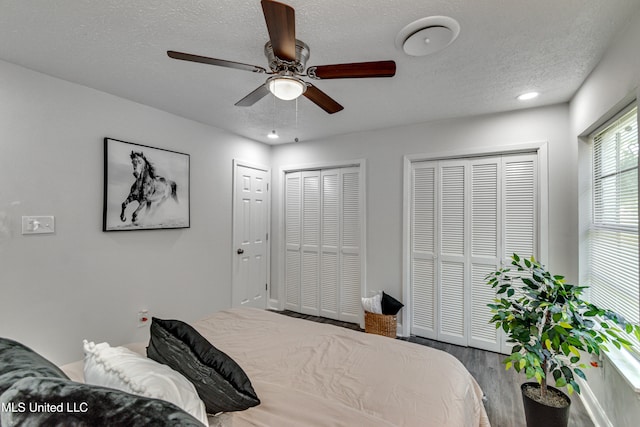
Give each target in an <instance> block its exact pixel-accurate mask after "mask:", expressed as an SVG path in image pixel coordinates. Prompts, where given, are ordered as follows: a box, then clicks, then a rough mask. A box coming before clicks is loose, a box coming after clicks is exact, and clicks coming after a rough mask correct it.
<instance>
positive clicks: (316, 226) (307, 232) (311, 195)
mask: <svg viewBox="0 0 640 427" xmlns="http://www.w3.org/2000/svg"><path fill="white" fill-rule="evenodd" d="M320 218H321V211H320V172H319V171H311V172H302V273H303V274H302V276H301V280H300V290H301V307H300V311H301V312H302V313H304V314H312V315H315V316H317V315H319V314H320V310H319V301H320V299H319V294H320V290H319V286H320Z"/></svg>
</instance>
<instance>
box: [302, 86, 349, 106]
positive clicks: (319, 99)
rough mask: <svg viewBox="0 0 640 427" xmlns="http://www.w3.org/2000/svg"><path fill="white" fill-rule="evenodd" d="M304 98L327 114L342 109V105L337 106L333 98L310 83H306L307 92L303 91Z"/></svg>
mask: <svg viewBox="0 0 640 427" xmlns="http://www.w3.org/2000/svg"><path fill="white" fill-rule="evenodd" d="M304 96H306V97H307V99H308V100H309V101H311V102H313V103H314V104H316V105H317V106H318V107H320V108H322V109H323V110H324V111H326V112H327V113H329V114H333V113H337V112H338V111H341V110H342V109H344V107H343V106H342V105H340V104H338V103H337V102H336V101H335V100H334V99H333V98H331V97H330V96H329V95H327V94H326V93H324V92H323V91H321V90H320V89H318V88H317V87H315V86H314V85H312V84H311V83H307V90H306V91H305V93H304Z"/></svg>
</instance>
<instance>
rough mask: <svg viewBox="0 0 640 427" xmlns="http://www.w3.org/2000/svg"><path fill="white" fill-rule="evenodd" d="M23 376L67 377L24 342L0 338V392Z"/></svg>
mask: <svg viewBox="0 0 640 427" xmlns="http://www.w3.org/2000/svg"><path fill="white" fill-rule="evenodd" d="M25 377H48V378H64V379H67V380H68V379H69V377H67V376H66V375H65V374H64V373H63V372H62V371H61V370H60V369H59V368H58V367H57V366H56V365H54V364H53V363H51V362H50V361H48V360H47V359H45V358H44V357H42V356H40V355H39V354H38V353H36V352H35V351H33V350H31V349H30V348H29V347H27V346H25V345H24V344H20V343H19V342H17V341H13V340H10V339H8V338H0V394H2V393H3V392H4V391H5V390H6V389H8V388H9V387H11V386H12V385H13V383H15V382H16V381H18V380H19V379H21V378H25ZM0 425H2V424H0Z"/></svg>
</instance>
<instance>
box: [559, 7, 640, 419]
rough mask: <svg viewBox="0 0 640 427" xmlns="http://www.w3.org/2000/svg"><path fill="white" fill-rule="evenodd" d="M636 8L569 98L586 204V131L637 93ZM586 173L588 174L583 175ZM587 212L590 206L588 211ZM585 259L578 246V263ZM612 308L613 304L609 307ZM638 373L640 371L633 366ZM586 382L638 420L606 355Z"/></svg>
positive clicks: (637, 406)
mask: <svg viewBox="0 0 640 427" xmlns="http://www.w3.org/2000/svg"><path fill="white" fill-rule="evenodd" d="M638 46H640V13H638V14H636V16H635V17H634V18H632V19H631V21H630V22H629V24H628V26H627V27H626V28H625V29H624V30H623V31H622V32H621V33H620V35H619V36H618V38H617V39H616V40H615V41H614V42H613V44H612V45H611V46H610V47H609V49H608V50H607V53H606V55H605V56H604V57H603V58H602V60H601V62H600V63H599V64H598V66H597V67H596V69H595V70H594V71H593V72H592V73H591V75H590V76H589V77H588V78H587V80H586V81H585V82H584V83H583V85H582V87H581V88H580V90H579V91H578V92H577V94H576V95H575V96H574V98H573V99H572V101H571V103H570V118H571V140H572V143H573V144H575V145H576V146H578V147H579V152H580V157H581V159H583V160H586V161H583V162H581V177H582V179H580V187H579V193H580V203H581V206H583V207H584V208H586V209H589V206H590V205H589V188H590V187H589V186H590V182H589V180H588V172H587V171H585V170H584V167H585V165H586V166H587V169H588V162H589V161H590V157H589V153H590V151H589V147H588V145H587V143H586V139H585V138H584V136H586V135H588V134H589V133H590V132H592V131H594V130H595V128H597V127H598V126H599V125H601V124H603V123H604V122H605V121H606V120H608V119H610V118H611V117H612V115H614V114H615V113H617V112H618V111H619V110H620V109H621V108H623V107H624V106H626V105H627V104H629V102H630V101H632V100H634V99H640V55H639V54H638V49H639V48H638ZM585 177H587V179H585ZM586 212H588V211H586ZM589 222H590V218H589V217H588V215H583V216H581V218H580V222H579V224H580V228H579V233H580V234H583V233H585V232H586V230H587V229H588V226H589ZM586 262H588V260H587V258H586V257H585V256H584V251H582V252H581V258H580V263H586ZM608 308H612V309H614V310H615V307H608ZM636 376H637V377H638V376H640V374H639V373H638V372H636ZM587 377H588V378H589V382H588V387H589V388H590V390H591V392H592V393H584V392H583V396H585V397H587V398H589V397H590V396H592V397H594V398H595V400H596V401H595V402H586V403H587V404H588V405H591V406H592V407H593V408H594V410H595V409H597V408H598V407H600V408H602V410H604V412H605V414H606V416H607V417H608V419H609V421H610V422H611V423H612V424H613V425H614V426H616V427H631V426H636V425H638V420H639V419H640V394H637V393H635V392H634V391H633V390H632V389H631V387H630V386H629V384H628V383H627V382H626V381H625V379H624V378H623V377H622V376H621V375H620V373H619V372H618V371H617V370H616V368H615V367H614V366H613V364H612V363H611V362H610V361H609V360H608V359H606V360H604V363H603V367H602V368H601V369H589V370H587Z"/></svg>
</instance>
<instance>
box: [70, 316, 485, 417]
mask: <svg viewBox="0 0 640 427" xmlns="http://www.w3.org/2000/svg"><path fill="white" fill-rule="evenodd" d="M193 326H194V327H195V328H196V329H197V330H198V331H199V332H200V333H201V334H202V335H203V336H205V337H206V338H207V339H208V340H209V341H210V342H211V343H212V344H214V345H215V346H216V347H218V348H219V349H220V350H222V351H224V352H225V353H227V354H228V355H229V356H230V357H232V358H233V359H234V360H235V361H236V362H237V363H238V364H239V365H240V366H241V367H242V368H243V369H244V370H245V372H246V373H247V375H248V377H249V378H250V380H251V383H252V384H253V387H254V389H255V391H256V393H257V394H258V397H259V398H260V400H261V401H262V403H261V404H260V405H258V406H256V407H253V408H250V409H247V410H245V411H242V412H234V413H227V414H221V415H219V416H218V417H210V418H209V423H210V425H211V426H225V427H227V426H233V427H243V426H264V427H287V426H291V427H300V426H309V427H312V426H344V427H354V426H367V427H369V426H370V427H376V426H419V427H430V426H432V427H447V426H451V427H454V426H457V427H476V426H477V427H485V426H489V420H488V418H487V415H486V412H485V410H484V406H483V404H482V391H481V390H480V387H479V386H478V384H477V383H476V381H475V380H474V378H473V377H472V376H471V374H469V372H468V371H467V370H466V369H465V367H464V366H463V365H462V363H460V362H459V361H458V360H457V359H456V358H455V357H453V356H451V355H449V354H447V353H445V352H442V351H439V350H436V349H432V348H430V347H425V346H421V345H418V344H412V343H409V342H405V341H401V340H394V339H391V338H387V337H382V336H379V335H372V334H365V333H362V332H357V331H352V330H349V329H345V328H340V327H337V326H332V325H328V324H322V323H314V322H309V321H306V320H302V319H294V318H291V317H287V316H283V315H281V314H277V313H271V312H267V311H263V310H257V309H250V308H237V309H230V310H225V311H221V312H218V313H215V314H213V315H211V316H209V317H206V318H204V319H202V320H199V321H198V322H195V323H193ZM129 347H130V348H132V349H134V350H136V351H139V352H141V353H142V354H144V352H145V349H144V347H145V343H138V344H134V345H132V346H129ZM63 369H64V370H65V372H67V374H68V375H69V376H70V377H71V378H72V379H76V380H81V378H82V364H81V362H79V363H75V364H71V365H67V366H65V367H63Z"/></svg>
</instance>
